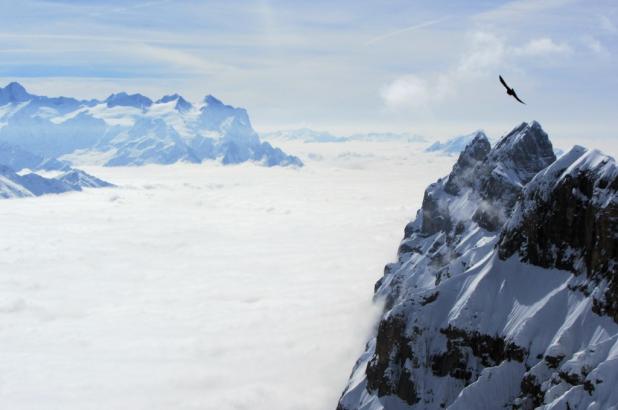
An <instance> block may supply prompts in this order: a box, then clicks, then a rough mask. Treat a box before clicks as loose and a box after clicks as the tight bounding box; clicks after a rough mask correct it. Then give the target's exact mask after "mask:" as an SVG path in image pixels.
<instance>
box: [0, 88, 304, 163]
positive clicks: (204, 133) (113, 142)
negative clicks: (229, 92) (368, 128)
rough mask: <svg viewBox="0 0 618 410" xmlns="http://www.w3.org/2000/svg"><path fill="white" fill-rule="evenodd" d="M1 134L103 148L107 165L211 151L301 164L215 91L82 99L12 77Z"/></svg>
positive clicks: (55, 146) (1, 91) (54, 147)
mask: <svg viewBox="0 0 618 410" xmlns="http://www.w3.org/2000/svg"><path fill="white" fill-rule="evenodd" d="M0 142H5V143H8V144H12V145H15V146H19V147H22V148H23V149H25V150H27V151H30V152H32V153H33V154H36V155H41V156H44V157H51V158H56V157H62V156H66V157H67V158H74V157H75V156H76V155H79V154H80V153H81V154H83V155H85V157H86V158H89V157H91V156H92V153H100V154H101V156H103V155H104V154H105V155H106V156H108V157H109V158H108V159H107V162H106V163H105V164H104V165H107V166H126V165H142V164H148V163H158V164H171V163H174V162H178V161H189V162H202V161H204V160H211V159H214V160H218V161H221V162H223V163H224V164H235V163H240V162H245V161H255V162H257V163H260V164H263V165H266V166H302V161H300V159H298V158H297V157H295V156H292V155H287V154H285V153H284V152H283V151H281V150H279V149H278V148H274V147H273V146H272V145H270V144H269V143H266V142H262V141H260V139H259V137H258V135H257V133H256V132H255V131H254V130H253V128H252V126H251V121H250V119H249V115H248V113H247V111H246V110H245V109H243V108H236V107H233V106H231V105H226V104H224V103H223V102H221V101H220V100H218V99H217V98H215V97H213V96H211V95H207V96H206V97H205V98H204V100H203V102H202V103H200V104H196V105H194V104H192V103H190V102H189V101H187V100H185V99H184V98H183V97H182V96H180V95H178V94H174V95H168V96H164V97H162V98H160V99H158V100H156V101H153V100H151V99H150V98H148V97H146V96H143V95H141V94H128V93H126V92H119V93H114V94H112V95H110V96H109V97H107V98H106V99H105V100H103V101H101V100H97V99H92V100H77V99H74V98H70V97H51V98H50V97H44V96H37V95H33V94H30V93H28V92H27V91H26V89H25V88H24V87H23V86H22V85H20V84H19V83H10V84H9V85H7V86H6V87H4V88H0Z"/></svg>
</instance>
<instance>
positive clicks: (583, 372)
mask: <svg viewBox="0 0 618 410" xmlns="http://www.w3.org/2000/svg"><path fill="white" fill-rule="evenodd" d="M617 192H618V170H617V167H616V163H615V160H614V159H613V158H611V157H608V156H605V155H603V154H601V153H600V152H598V151H594V150H592V151H589V150H586V149H584V148H582V147H575V148H573V149H572V150H571V151H570V152H568V153H566V154H564V155H563V156H562V157H561V158H560V159H558V160H556V157H555V156H554V154H553V149H552V144H551V142H550V141H549V138H548V136H547V134H546V133H545V132H544V131H543V129H542V127H541V126H540V124H538V123H536V122H533V123H531V124H528V123H522V124H521V125H519V126H518V127H516V128H515V129H513V130H512V131H511V132H509V133H508V134H507V135H505V136H504V137H502V139H500V141H498V142H497V144H496V145H495V146H494V147H493V148H492V147H491V146H490V145H489V142H488V141H487V139H486V138H485V137H484V136H482V135H477V136H476V137H475V138H474V139H473V140H472V141H471V142H470V143H469V144H468V145H467V147H466V148H465V149H464V151H463V152H462V153H461V155H460V157H459V159H458V161H457V163H456V164H455V165H454V167H453V170H452V172H451V173H450V174H449V175H448V176H447V177H446V178H441V179H439V180H438V181H437V182H435V183H434V184H431V185H430V186H429V187H428V188H427V190H426V191H425V196H424V199H423V205H422V208H421V209H420V210H419V211H418V213H417V216H416V219H415V220H414V221H412V222H410V223H409V224H408V225H407V226H406V228H405V233H404V239H403V240H402V242H401V245H400V247H399V251H398V260H397V261H396V262H394V263H390V264H388V265H387V266H386V268H385V270H384V276H383V277H382V278H381V279H380V280H379V281H378V282H377V283H376V287H375V297H376V298H378V299H382V300H384V303H385V305H384V306H385V307H384V311H383V314H382V317H381V320H380V323H379V325H378V328H377V330H376V332H375V334H374V335H373V336H372V337H371V339H370V340H369V342H368V343H367V345H366V350H365V352H364V353H363V354H362V356H361V357H360V358H359V359H358V362H357V363H356V365H355V366H354V369H353V372H352V375H351V376H350V379H349V381H348V384H347V386H346V387H345V390H344V392H343V394H342V396H341V399H340V401H339V404H338V407H337V408H338V409H339V410H360V409H363V410H369V409H371V410H379V409H397V410H400V409H444V408H448V409H498V408H509V409H533V408H541V407H542V408H545V409H568V408H571V409H577V408H580V409H581V408H599V409H600V408H613V407H615V406H618V392H616V389H615V388H614V386H615V384H616V382H617V381H618V241H617V240H616V238H617V237H618V194H617Z"/></svg>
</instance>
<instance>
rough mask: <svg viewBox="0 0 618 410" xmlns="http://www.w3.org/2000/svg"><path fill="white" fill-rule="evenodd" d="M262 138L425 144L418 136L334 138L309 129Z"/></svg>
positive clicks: (386, 134)
mask: <svg viewBox="0 0 618 410" xmlns="http://www.w3.org/2000/svg"><path fill="white" fill-rule="evenodd" d="M261 136H262V138H264V139H267V140H272V141H277V140H286V141H303V142H307V143H317V142H346V141H373V142H386V141H407V142H426V141H425V138H423V137H421V136H420V135H416V134H410V133H407V132H404V133H395V132H367V133H357V134H352V135H350V136H345V137H343V136H336V135H333V134H331V133H329V132H326V131H315V130H312V129H310V128H299V129H294V130H282V131H274V132H267V133H263V134H262V135H261Z"/></svg>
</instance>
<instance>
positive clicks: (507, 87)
mask: <svg viewBox="0 0 618 410" xmlns="http://www.w3.org/2000/svg"><path fill="white" fill-rule="evenodd" d="M498 77H500V82H501V83H502V85H503V86H504V88H506V89H507V90H510V89H511V87H509V86H508V85H507V84H506V81H504V78H502V76H501V75H498Z"/></svg>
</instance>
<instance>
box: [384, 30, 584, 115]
mask: <svg viewBox="0 0 618 410" xmlns="http://www.w3.org/2000/svg"><path fill="white" fill-rule="evenodd" d="M572 52H573V49H572V48H571V46H570V45H568V44H567V43H557V42H555V41H554V40H552V39H551V38H549V37H540V38H537V39H533V40H530V41H528V42H527V43H525V44H523V45H521V46H514V45H511V44H508V43H507V41H506V40H505V38H504V37H501V36H499V35H497V34H495V33H492V32H488V31H475V32H472V33H469V34H468V35H467V46H466V48H465V51H464V52H463V53H462V54H461V56H460V57H459V59H458V60H457V62H456V63H455V64H453V65H452V66H450V67H448V68H447V69H446V70H444V71H443V72H441V73H438V74H434V75H432V76H429V77H423V76H419V75H416V74H413V73H411V74H407V75H403V76H401V77H399V78H396V79H395V80H393V81H391V82H390V83H389V84H387V85H386V86H384V87H383V88H382V90H381V93H380V94H381V96H382V98H383V100H384V103H385V105H386V106H387V107H388V108H404V107H408V108H410V107H412V108H417V107H428V106H430V105H432V104H436V103H440V102H443V101H445V100H447V99H450V98H456V97H457V96H458V95H459V94H460V91H461V89H463V88H465V87H467V86H469V85H471V84H475V83H477V82H478V81H479V80H485V79H486V78H487V77H488V76H492V75H495V77H497V75H498V72H500V71H507V70H509V69H511V67H514V66H516V67H521V63H522V61H524V59H530V58H531V57H537V58H538V57H541V56H559V55H569V54H571V53H572Z"/></svg>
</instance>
